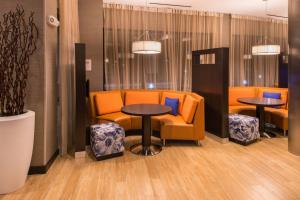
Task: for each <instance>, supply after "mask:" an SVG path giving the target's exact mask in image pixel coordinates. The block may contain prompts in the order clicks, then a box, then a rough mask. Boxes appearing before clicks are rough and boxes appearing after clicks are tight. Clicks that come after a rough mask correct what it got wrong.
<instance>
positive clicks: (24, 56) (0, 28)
mask: <svg viewBox="0 0 300 200" xmlns="http://www.w3.org/2000/svg"><path fill="white" fill-rule="evenodd" d="M33 16H34V13H33V12H31V13H30V15H29V17H28V19H27V20H26V19H25V18H26V16H25V12H24V8H23V7H22V6H20V5H17V7H16V9H15V10H14V11H9V12H8V13H5V14H3V16H2V20H0V116H13V115H19V114H22V113H24V112H25V111H24V100H25V97H26V85H27V79H28V71H29V59H30V57H31V55H32V54H33V53H34V52H35V50H36V42H37V39H38V29H37V26H36V24H35V23H34V19H33Z"/></svg>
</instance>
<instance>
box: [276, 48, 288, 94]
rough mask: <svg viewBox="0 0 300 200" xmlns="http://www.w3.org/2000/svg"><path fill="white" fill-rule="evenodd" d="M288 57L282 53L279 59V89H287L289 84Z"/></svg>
mask: <svg viewBox="0 0 300 200" xmlns="http://www.w3.org/2000/svg"><path fill="white" fill-rule="evenodd" d="M287 58H288V56H287V55H285V54H284V53H281V54H280V55H279V57H278V59H279V73H278V87H280V88H287V87H288V85H289V84H288V82H289V75H288V73H289V70H288V67H289V64H288V62H287V60H288V59H287Z"/></svg>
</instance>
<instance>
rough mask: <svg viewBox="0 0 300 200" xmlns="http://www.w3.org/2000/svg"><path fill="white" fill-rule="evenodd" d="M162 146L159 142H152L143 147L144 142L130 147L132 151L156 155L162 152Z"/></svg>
mask: <svg viewBox="0 0 300 200" xmlns="http://www.w3.org/2000/svg"><path fill="white" fill-rule="evenodd" d="M161 150H162V147H161V146H160V145H157V144H151V145H150V146H148V147H143V145H142V144H136V145H133V146H132V147H130V151H131V152H132V153H134V154H137V155H143V156H154V155H156V154H158V153H159V152H161Z"/></svg>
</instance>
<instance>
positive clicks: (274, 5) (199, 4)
mask: <svg viewBox="0 0 300 200" xmlns="http://www.w3.org/2000/svg"><path fill="white" fill-rule="evenodd" d="M104 2H106V3H120V4H130V5H142V6H145V5H146V0H104ZM147 2H148V6H150V5H149V3H154V2H155V3H163V4H180V5H190V6H192V8H184V9H193V10H201V11H213V12H222V13H231V14H242V15H253V16H262V17H265V16H266V15H265V2H263V0H184V1H183V0H147ZM267 5H268V9H267V10H268V14H274V15H280V16H287V15H288V0H268V3H267ZM156 7H157V6H156ZM161 7H166V6H161ZM169 7H170V6H169ZM175 8H176V7H175Z"/></svg>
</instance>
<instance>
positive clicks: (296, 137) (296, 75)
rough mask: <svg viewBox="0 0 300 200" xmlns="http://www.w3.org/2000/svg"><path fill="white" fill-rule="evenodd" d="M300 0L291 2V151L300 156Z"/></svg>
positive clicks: (290, 0)
mask: <svg viewBox="0 0 300 200" xmlns="http://www.w3.org/2000/svg"><path fill="white" fill-rule="evenodd" d="M299 8H300V0H289V47H290V51H289V151H290V152H291V153H294V154H296V155H300V123H299V122H300V9H299Z"/></svg>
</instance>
